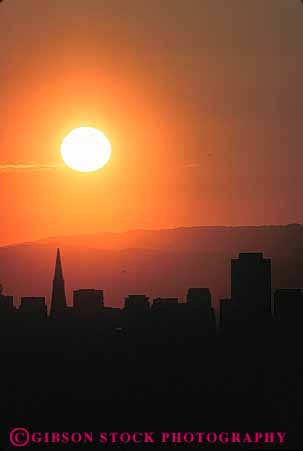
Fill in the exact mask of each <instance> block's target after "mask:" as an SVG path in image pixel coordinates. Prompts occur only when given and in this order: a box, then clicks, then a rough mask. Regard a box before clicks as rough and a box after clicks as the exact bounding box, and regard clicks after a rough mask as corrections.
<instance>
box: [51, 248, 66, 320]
mask: <svg viewBox="0 0 303 451" xmlns="http://www.w3.org/2000/svg"><path fill="white" fill-rule="evenodd" d="M66 307H67V305H66V296H65V284H64V278H63V271H62V263H61V254H60V249H59V248H58V249H57V256H56V266H55V275H54V279H53V291H52V300H51V309H50V314H51V316H52V317H60V316H62V315H63V314H64V312H65V311H66Z"/></svg>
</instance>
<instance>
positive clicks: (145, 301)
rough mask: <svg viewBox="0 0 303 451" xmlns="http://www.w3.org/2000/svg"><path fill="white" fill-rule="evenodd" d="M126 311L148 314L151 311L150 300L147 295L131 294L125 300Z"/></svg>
mask: <svg viewBox="0 0 303 451" xmlns="http://www.w3.org/2000/svg"><path fill="white" fill-rule="evenodd" d="M124 309H125V310H126V311H128V312H134V313H146V312H148V311H149V298H148V297H147V296H145V294H130V295H129V296H127V297H126V298H125V301H124Z"/></svg>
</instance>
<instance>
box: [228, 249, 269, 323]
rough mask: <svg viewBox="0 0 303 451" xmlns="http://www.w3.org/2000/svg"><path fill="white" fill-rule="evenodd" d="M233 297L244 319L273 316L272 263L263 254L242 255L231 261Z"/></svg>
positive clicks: (234, 303)
mask: <svg viewBox="0 0 303 451" xmlns="http://www.w3.org/2000/svg"><path fill="white" fill-rule="evenodd" d="M231 297H232V302H233V306H234V308H235V311H236V312H237V314H238V315H240V317H241V318H242V319H252V317H259V318H261V317H265V316H269V315H270V314H271V261H270V259H265V258H263V254H262V253H240V254H239V258H238V259H232V261H231Z"/></svg>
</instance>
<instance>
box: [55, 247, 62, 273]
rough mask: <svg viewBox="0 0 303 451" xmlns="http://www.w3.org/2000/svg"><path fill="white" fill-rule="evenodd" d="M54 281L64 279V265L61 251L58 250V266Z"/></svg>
mask: <svg viewBox="0 0 303 451" xmlns="http://www.w3.org/2000/svg"><path fill="white" fill-rule="evenodd" d="M54 279H61V280H64V279H63V271H62V263H61V254H60V249H59V248H58V249H57V256H56V266H55V277H54Z"/></svg>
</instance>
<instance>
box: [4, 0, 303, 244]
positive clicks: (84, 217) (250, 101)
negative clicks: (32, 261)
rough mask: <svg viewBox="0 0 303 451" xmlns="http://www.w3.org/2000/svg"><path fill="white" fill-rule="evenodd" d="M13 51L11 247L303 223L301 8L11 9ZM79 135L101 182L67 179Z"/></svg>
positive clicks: (28, 5)
mask: <svg viewBox="0 0 303 451" xmlns="http://www.w3.org/2000/svg"><path fill="white" fill-rule="evenodd" d="M0 42H1V46H0V86H1V88H0V89H1V102H0V117H1V123H0V183H1V234H0V244H6V243H11V242H17V241H24V240H32V239H37V238H40V237H45V236H51V235H57V234H75V233H82V232H94V231H102V230H108V231H123V230H127V229H134V228H162V227H165V228H166V227H175V226H181V225H183V226H190V225H217V224H226V225H237V224H243V225H246V224H273V223H288V222H302V221H303V218H302V217H303V204H302V202H301V191H302V189H303V181H302V180H303V179H302V175H301V174H302V168H303V152H302V144H303V94H302V81H303V7H302V5H301V4H300V2H299V1H297V0H287V1H286V0H266V1H264V0H252V1H251V0H229V1H222V0H203V1H201V0H182V1H181V0H153V1H148V0H145V1H142V0H43V1H41V0H27V1H20V0H7V1H6V2H3V3H2V4H1V6H0ZM79 126H92V127H96V128H98V129H100V130H102V131H103V132H104V133H105V135H106V136H107V137H108V138H109V139H110V141H111V144H112V150H113V153H112V158H111V160H110V162H109V164H108V165H107V166H106V167H105V168H104V169H102V170H101V171H99V172H97V173H93V174H80V173H76V172H73V171H72V170H70V169H68V168H62V160H61V159H60V143H61V141H62V139H63V138H64V136H65V135H66V134H67V133H68V132H69V131H70V130H71V129H73V128H76V127H79ZM57 165H58V167H57Z"/></svg>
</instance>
